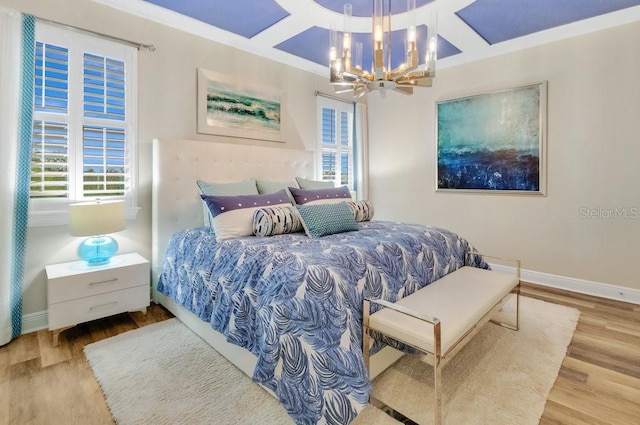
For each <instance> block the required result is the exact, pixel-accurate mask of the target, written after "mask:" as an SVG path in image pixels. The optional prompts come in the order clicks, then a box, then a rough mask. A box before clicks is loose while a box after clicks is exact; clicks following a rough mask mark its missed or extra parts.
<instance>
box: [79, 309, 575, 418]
mask: <svg viewBox="0 0 640 425" xmlns="http://www.w3.org/2000/svg"><path fill="white" fill-rule="evenodd" d="M521 300H522V302H521V331H520V332H513V331H509V330H507V329H504V328H499V327H497V326H493V325H487V326H485V327H484V329H483V330H482V331H481V332H480V333H479V334H478V335H477V336H476V337H475V338H474V339H473V340H472V341H471V342H470V343H469V344H468V345H467V346H466V347H465V348H464V349H463V350H462V351H461V352H460V353H458V354H457V356H456V358H454V360H453V361H451V362H450V363H449V364H448V365H447V366H446V367H445V369H444V372H443V378H444V381H445V382H444V384H445V385H444V394H445V397H446V403H445V406H446V407H445V409H446V412H445V418H446V419H447V422H446V423H447V425H449V424H465V425H466V424H476V423H477V424H487V423H491V424H498V425H499V424H505V425H513V424H516V423H517V424H529V423H531V424H534V423H535V424H537V423H538V419H539V418H540V416H541V414H542V410H543V409H544V403H545V399H546V397H547V395H548V393H549V391H550V389H551V387H552V386H553V382H554V380H555V377H556V375H557V372H558V370H559V368H560V363H561V362H562V359H563V357H564V354H565V351H566V347H567V345H568V344H569V342H570V339H571V335H572V334H573V330H574V329H575V325H576V322H577V318H578V312H577V310H574V309H569V308H566V307H561V306H557V305H553V304H548V303H544V302H542V301H536V300H532V299H528V298H521ZM85 354H86V356H87V359H88V360H89V364H90V365H91V368H92V370H93V372H94V374H95V376H96V378H97V380H98V382H99V383H100V386H101V387H102V391H103V393H104V394H105V398H106V401H107V405H108V406H109V409H110V410H111V413H112V415H113V418H114V420H115V422H116V423H117V424H122V425H133V424H136V425H146V424H154V425H155V424H159V425H162V424H172V425H173V424H194V425H197V424H214V423H215V424H233V425H236V424H247V425H249V424H251V425H253V424H269V425H271V424H273V425H279V424H283V425H285V424H291V423H292V421H291V419H290V417H289V416H288V415H287V413H286V411H285V410H284V408H282V406H281V405H280V403H278V401H277V400H276V399H275V398H274V397H272V396H271V395H270V394H269V393H267V392H266V391H265V390H264V389H263V388H261V387H260V386H258V385H256V384H254V383H253V382H252V381H251V379H249V378H248V377H247V376H246V375H245V374H244V373H242V372H241V371H240V370H238V369H237V368H236V367H235V366H233V365H232V364H231V363H230V362H228V361H227V360H226V359H224V358H223V357H222V356H221V355H220V354H218V353H217V352H216V351H215V350H213V349H212V348H211V347H210V346H209V345H208V344H207V343H205V342H204V341H203V340H202V339H200V338H199V337H198V336H197V335H195V334H194V333H193V332H191V331H190V330H189V329H188V328H186V327H185V326H184V325H183V324H182V323H181V322H180V321H178V320H177V319H170V320H167V321H164V322H161V323H158V324H154V325H150V326H146V327H143V328H140V329H136V330H133V331H130V332H126V333H124V334H120V335H117V336H114V337H112V338H108V339H105V340H102V341H99V342H96V343H93V344H90V345H87V346H86V347H85ZM428 369H429V367H428V366H427V365H424V366H423V363H422V362H420V360H419V358H418V357H414V356H410V357H408V356H405V358H404V360H402V361H400V362H398V363H397V364H396V365H394V366H393V367H392V368H390V369H388V370H387V371H386V372H385V373H384V374H383V375H381V376H380V377H379V378H377V379H376V381H375V382H374V395H375V396H376V397H377V398H379V399H381V400H383V401H384V402H385V403H386V404H388V405H390V406H391V407H393V408H394V409H395V410H397V411H399V412H401V413H402V414H403V415H405V416H407V417H409V418H412V419H414V420H417V421H422V420H424V421H425V422H424V423H428V421H429V420H430V418H429V414H428V413H429V409H430V404H429V403H430V399H426V400H425V399H421V398H415V396H416V395H419V394H418V393H424V395H426V397H428V395H429V394H430V393H429V391H430V390H429V388H428V386H429V385H430V381H429V380H428V373H430V372H429V370H428ZM478 369H481V370H478ZM452 371H454V372H452ZM478 380H482V381H478ZM410 385H415V386H416V387H415V388H410ZM407 405H408V407H407ZM523 409H524V410H523ZM449 410H451V411H452V412H449ZM505 412H506V413H505ZM507 413H508V414H507ZM424 416H427V417H426V418H424ZM392 423H396V424H397V422H395V421H393V420H392V419H391V418H390V417H389V416H387V415H386V414H384V413H382V412H381V411H380V410H378V409H376V408H373V407H372V406H368V407H367V408H366V409H365V410H364V411H363V412H362V413H361V414H360V415H359V416H358V418H357V419H356V421H354V423H353V424H354V425H365V424H366V425H387V424H392ZM420 423H422V422H420Z"/></svg>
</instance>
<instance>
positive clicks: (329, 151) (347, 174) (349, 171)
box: [320, 102, 354, 188]
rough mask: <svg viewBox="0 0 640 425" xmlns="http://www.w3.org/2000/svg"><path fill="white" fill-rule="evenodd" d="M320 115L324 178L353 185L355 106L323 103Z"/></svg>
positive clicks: (321, 169) (322, 174) (321, 171)
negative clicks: (325, 104) (326, 104)
mask: <svg viewBox="0 0 640 425" xmlns="http://www.w3.org/2000/svg"><path fill="white" fill-rule="evenodd" d="M320 119H321V122H320V129H321V130H320V151H321V156H322V158H321V161H320V175H321V178H322V180H330V181H333V182H334V183H335V184H336V185H347V186H349V187H350V188H353V181H354V177H353V106H352V105H350V104H346V103H345V104H344V105H343V104H342V102H334V104H332V105H330V106H322V107H321V113H320Z"/></svg>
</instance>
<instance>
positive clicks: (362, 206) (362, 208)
mask: <svg viewBox="0 0 640 425" xmlns="http://www.w3.org/2000/svg"><path fill="white" fill-rule="evenodd" d="M347 206H348V207H349V209H351V212H352V213H353V216H354V218H355V219H356V221H357V222H361V221H369V220H371V219H372V218H373V204H372V203H371V201H347Z"/></svg>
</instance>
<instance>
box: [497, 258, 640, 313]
mask: <svg viewBox="0 0 640 425" xmlns="http://www.w3.org/2000/svg"><path fill="white" fill-rule="evenodd" d="M489 264H491V268H492V269H494V270H497V271H504V272H505V273H514V272H515V268H514V267H509V266H504V265H500V264H493V263H489ZM520 279H521V280H522V281H523V282H529V283H535V284H536V285H542V286H548V287H551V288H557V289H564V290H566V291H571V292H577V293H579V294H585V295H593V296H596V297H600V298H606V299H609V300H616V301H623V302H627V303H632V304H638V305H640V290H638V289H633V288H627V287H624V286H616V285H610V284H608V283H601V282H593V281H590V280H582V279H576V278H573V277H566V276H558V275H554V274H549V273H542V272H536V271H533V270H525V269H522V270H520Z"/></svg>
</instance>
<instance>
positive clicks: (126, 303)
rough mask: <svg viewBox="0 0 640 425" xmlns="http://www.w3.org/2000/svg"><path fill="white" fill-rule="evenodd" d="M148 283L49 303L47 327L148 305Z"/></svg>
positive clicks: (57, 326)
mask: <svg viewBox="0 0 640 425" xmlns="http://www.w3.org/2000/svg"><path fill="white" fill-rule="evenodd" d="M149 294H150V287H149V285H146V284H145V285H141V286H136V287H134V288H128V289H122V290H119V291H114V292H109V293H106V294H100V295H95V296H92V297H89V298H81V299H76V300H72V301H66V302H61V303H57V304H50V305H49V329H51V330H53V329H60V328H64V327H67V326H72V325H76V324H78V323H83V322H88V321H90V320H95V319H99V318H101V317H106V316H111V315H113V314H118V313H124V312H125V311H133V310H140V309H143V308H145V307H147V306H148V305H149V296H150V295H149Z"/></svg>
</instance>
